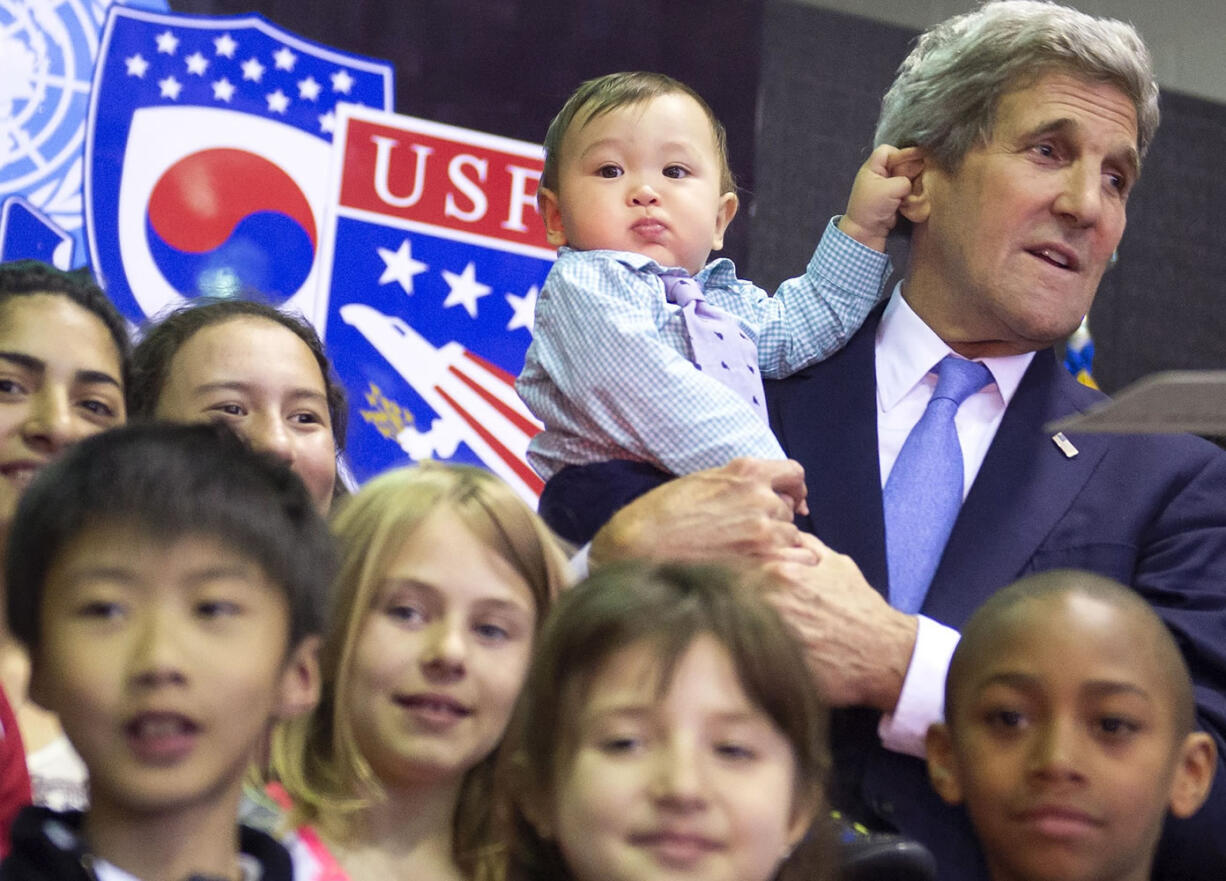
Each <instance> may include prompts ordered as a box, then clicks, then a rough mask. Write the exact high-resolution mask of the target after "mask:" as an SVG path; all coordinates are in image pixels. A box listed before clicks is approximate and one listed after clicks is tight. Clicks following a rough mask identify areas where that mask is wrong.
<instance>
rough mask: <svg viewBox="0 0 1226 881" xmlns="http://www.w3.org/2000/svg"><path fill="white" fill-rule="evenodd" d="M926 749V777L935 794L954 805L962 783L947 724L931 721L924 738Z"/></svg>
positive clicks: (959, 800)
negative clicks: (930, 782)
mask: <svg viewBox="0 0 1226 881" xmlns="http://www.w3.org/2000/svg"><path fill="white" fill-rule="evenodd" d="M924 744H925V746H926V747H927V751H928V779H929V780H931V781H932V788H933V789H935V790H936V791H937V795H939V796H940V797H941V798H943V799H944V800H945V801H946V802H947V803H949V804H951V805H956V804H959V803H961V801H962V784H961V782H960V781H959V780H958V772H957V769H956V765H955V763H954V748H953V739H952V738H951V737H950V735H949V726H948V725H944V724H942V723H940V722H933V723H932V725H930V726H929V727H928V736H927V737H926V738H925V739H924Z"/></svg>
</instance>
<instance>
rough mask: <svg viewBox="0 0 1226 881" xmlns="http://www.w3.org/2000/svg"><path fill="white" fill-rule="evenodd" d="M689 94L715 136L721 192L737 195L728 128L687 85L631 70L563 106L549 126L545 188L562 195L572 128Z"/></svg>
mask: <svg viewBox="0 0 1226 881" xmlns="http://www.w3.org/2000/svg"><path fill="white" fill-rule="evenodd" d="M676 94H681V95H688V96H689V97H691V98H693V99H694V100H695V101H697V102H698V106H699V107H701V108H702V112H703V113H704V114H706V117H707V120H708V121H709V122H710V123H711V133H712V135H713V136H714V137H715V152H716V154H717V156H718V159H719V166H720V173H719V191H720V192H721V193H735V192H736V179H735V178H734V177H733V175H732V166H731V165H730V164H729V162H728V135H727V133H726V132H725V131H724V125H723V123H721V122H720V121H719V119H718V117H716V115H715V112H714V111H713V110H711V107H710V106H709V105H708V104H707V102H706V101H704V100H703V99H702V96H701V95H699V94H698V93H697V92H695V91H694V90H693V89H691V88H690V87H689V86H687V85H686V84H685V83H683V82H680V81H679V80H675V79H673V78H672V77H670V76H666V75H664V74H662V73H648V72H646V71H627V72H623V73H610V74H605V75H604V76H602V77H597V78H595V79H591V80H588V81H586V82H585V83H583V84H581V85H580V86H579V88H578V89H576V90H575V92H574V94H572V95H571V96H570V97H569V98H567V99H566V103H565V104H563V105H562V109H561V110H559V111H558V115H557V116H555V117H554V118H553V122H551V123H549V129H548V130H547V131H546V133H545V168H544V171H543V172H542V174H541V187H543V188H544V189H547V190H552V191H553V192H555V193H556V192H558V169H559V167H560V166H561V156H562V142H563V141H564V140H565V139H566V133H567V132H568V131H570V129H571V127H572V126H575V125H577V126H579V127H580V128H582V127H583V126H585V125H587V124H588V123H589V122H591V121H592V120H593V119H596V118H597V117H599V116H603V115H604V114H606V113H609V112H610V111H612V110H617V109H618V108H619V107H630V106H633V105H635V104H642V103H644V102H645V101H650V100H651V99H652V98H658V97H660V96H661V95H676Z"/></svg>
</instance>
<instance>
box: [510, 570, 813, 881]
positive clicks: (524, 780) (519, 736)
mask: <svg viewBox="0 0 1226 881" xmlns="http://www.w3.org/2000/svg"><path fill="white" fill-rule="evenodd" d="M703 635H709V636H711V637H713V638H714V639H715V640H717V641H718V642H719V643H720V645H721V646H723V648H724V649H725V650H727V652H728V654H729V656H730V657H731V659H732V663H733V667H734V669H735V670H736V672H737V676H738V678H739V680H740V684H741V687H742V688H743V689H744V691H745V694H746V696H747V697H748V698H749V700H750V702H751V703H753V704H754V705H755V706H757V707H758V708H759V709H761V710H762V712H763V713H765V714H766V716H767V717H768V718H769V719H770V720H771V722H772V723H773V724H774V725H775V726H776V727H777V728H778V729H779V731H780V732H781V733H782V734H783V736H784V737H785V738H786V739H787V741H788V743H789V744H790V745H791V747H792V750H793V753H794V755H795V759H796V781H795V791H794V793H793V794H792V795H793V800H794V802H793V804H794V805H801V804H808V805H811V806H812V807H814V808H815V809H820V808H821V806H822V803H823V799H822V790H823V786H824V783H825V779H826V774H827V771H828V768H829V761H830V760H829V754H828V751H827V746H826V743H827V740H826V737H827V731H826V729H827V715H826V711H825V708H824V707H823V706H822V704H821V701H820V700H819V698H818V695H817V691H816V688H815V686H814V684H813V680H812V678H811V677H810V675H809V673H808V670H807V668H806V666H805V662H804V658H803V656H802V655H801V652H800V649H799V647H798V646H797V644H796V642H795V640H794V639H793V638H792V636H791V634H790V633H789V631H788V630H787V628H786V626H785V625H784V623H783V622H782V621H781V620H780V618H779V616H778V615H777V614H776V613H775V611H774V609H773V608H772V607H771V606H770V605H769V604H768V603H767V602H766V601H765V599H763V598H762V597H761V596H760V595H759V594H758V593H757V592H755V591H753V590H752V589H751V588H750V587H749V586H748V585H746V584H744V583H742V581H741V579H740V578H739V577H738V576H737V575H735V574H733V573H732V572H731V571H729V570H726V569H723V568H720V567H715V566H695V565H683V564H661V565H655V564H647V563H626V564H617V565H610V566H607V567H605V568H602V569H600V570H599V571H598V572H597V573H596V574H595V575H593V576H591V577H590V578H588V579H587V580H586V581H584V582H583V583H582V584H580V585H578V586H577V587H575V588H573V589H571V590H570V591H567V592H566V593H565V594H564V595H563V596H562V597H561V599H559V601H558V602H557V604H556V605H555V608H554V611H553V613H552V614H551V616H550V618H549V620H548V621H547V622H546V624H545V628H544V630H543V631H542V632H541V635H540V639H539V641H538V643H537V647H536V650H535V652H534V656H533V662H532V665H531V667H530V668H529V671H528V678H527V681H526V682H525V685H524V689H523V691H522V692H521V694H520V699H519V702H518V703H517V704H516V708H515V712H514V713H513V715H512V717H511V722H510V724H509V726H508V728H507V734H506V739H505V740H504V743H503V749H502V754H501V761H500V767H499V778H498V795H497V810H498V814H499V822H500V823H502V824H503V826H504V830H505V832H504V834H505V836H506V840H507V841H508V842H509V853H508V854H507V858H508V874H507V879H508V881H529V879H531V881H568V879H570V877H571V875H570V872H569V870H568V869H567V868H566V865H565V863H564V861H563V858H562V855H561V853H560V851H559V849H558V847H557V846H556V844H554V843H553V842H551V841H548V840H546V839H545V838H543V837H542V836H541V835H540V833H539V832H538V831H537V829H536V828H535V827H534V825H533V823H532V822H530V820H529V817H533V816H535V817H540V816H543V815H547V814H548V811H547V810H546V809H545V807H544V806H545V805H547V804H548V803H549V802H550V800H551V798H552V796H553V793H554V792H555V791H556V787H557V784H558V781H559V779H560V778H561V777H562V776H563V775H564V774H566V773H567V769H568V766H569V765H570V762H571V761H572V759H573V758H574V753H575V750H576V748H577V743H576V739H577V733H576V731H575V726H576V719H577V718H578V717H579V714H580V711H581V708H582V706H583V704H584V703H585V701H586V699H587V698H588V692H589V690H590V687H591V684H592V681H593V680H594V679H595V677H596V676H597V675H598V674H599V672H600V670H601V668H602V667H603V665H604V664H605V662H606V661H608V659H609V658H611V657H612V656H613V655H614V654H615V653H617V652H618V651H620V650H622V649H625V648H628V647H630V646H632V645H637V644H641V643H647V644H649V645H651V646H653V647H654V648H655V649H656V653H657V659H658V665H657V676H658V678H657V679H656V682H655V688H656V691H657V693H658V694H660V695H663V694H664V693H665V692H666V691H667V690H668V687H669V683H670V681H671V680H672V676H673V673H674V671H675V669H676V666H677V663H678V662H679V661H680V660H681V657H682V655H684V653H685V651H686V649H687V648H688V647H689V646H690V644H691V643H693V641H694V640H695V639H696V638H698V637H699V636H703ZM824 843H825V842H822V844H824ZM806 850H809V848H806ZM830 854H831V851H830V849H829V848H824V849H823V851H822V852H821V853H820V857H821V858H822V861H824V862H825V863H826V864H827V866H826V867H823V866H822V865H821V864H820V863H819V864H817V865H811V866H810V865H806V866H804V867H803V871H797V877H804V878H806V879H809V881H813V879H816V878H820V877H823V876H824V873H825V872H824V869H828V866H829V863H830V862H832V860H831V857H830ZM812 855H813V854H808V856H810V857H811V856H812ZM793 862H796V863H799V862H801V861H799V860H795V858H793V860H791V861H789V862H788V864H785V867H784V870H783V871H782V872H781V873H780V876H779V877H780V878H783V877H785V875H787V874H790V873H791V870H792V869H793ZM795 868H796V869H797V870H799V869H800V868H801V867H800V866H799V865H797V866H796V867H795Z"/></svg>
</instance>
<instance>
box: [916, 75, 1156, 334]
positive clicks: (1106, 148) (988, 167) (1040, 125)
mask: <svg viewBox="0 0 1226 881" xmlns="http://www.w3.org/2000/svg"><path fill="white" fill-rule="evenodd" d="M1136 144H1137V119H1136V111H1135V108H1134V106H1133V104H1132V101H1131V100H1130V99H1129V98H1128V97H1127V96H1126V95H1125V94H1124V93H1123V92H1121V91H1120V90H1119V89H1117V88H1115V87H1114V86H1111V85H1106V84H1103V83H1095V82H1091V81H1088V80H1084V79H1081V78H1079V77H1077V76H1073V75H1071V74H1067V73H1060V72H1051V73H1048V74H1045V75H1043V76H1042V77H1040V78H1039V79H1038V80H1036V81H1035V82H1034V83H1033V84H1031V85H1029V86H1026V87H1025V88H1022V89H1018V90H1016V91H1013V92H1010V93H1008V94H1006V95H1005V96H1004V97H1003V98H1001V100H1000V104H999V106H998V107H997V114H996V124H995V128H994V129H993V132H992V137H991V139H990V140H989V141H988V143H986V144H981V145H978V146H976V147H974V148H972V149H971V150H970V151H969V152H968V153H967V154H966V156H965V157H964V158H963V160H962V162H961V164H960V165H959V166H958V168H957V170H956V171H953V172H946V171H942V170H941V169H939V168H937V167H936V166H935V165H930V166H929V169H928V170H927V171H925V173H924V174H923V176H922V195H921V196H920V198H919V200H918V202H917V204H918V205H919V211H920V213H919V214H918V215H915V216H912V219H913V220H915V221H916V222H917V226H916V229H915V233H914V237H913V240H912V257H911V269H910V272H909V277H908V280H907V284H906V286H905V288H904V294H905V295H906V297H907V301H908V303H910V304H911V306H912V308H914V309H915V310H916V312H917V313H918V314H919V315H920V317H921V318H923V319H924V321H925V322H927V323H928V325H929V326H930V327H932V329H933V330H935V331H936V332H937V333H938V334H939V335H940V336H941V338H942V339H944V340H945V341H946V342H947V343H949V345H950V346H951V347H952V348H953V349H954V350H955V351H957V352H959V353H960V354H963V355H966V356H967V357H982V356H991V355H1012V354H1018V353H1022V352H1029V351H1035V350H1037V349H1041V348H1044V347H1046V346H1048V345H1050V344H1051V343H1053V342H1055V341H1057V340H1060V339H1063V338H1064V337H1066V336H1067V335H1068V334H1069V333H1071V332H1072V331H1073V330H1074V329H1075V328H1076V327H1077V324H1078V323H1079V322H1080V321H1081V318H1082V317H1083V316H1084V315H1085V314H1086V313H1087V312H1088V311H1089V308H1090V303H1091V302H1092V301H1093V299H1094V293H1095V291H1096V290H1097V289H1098V283H1099V280H1100V279H1101V278H1102V274H1103V271H1104V270H1105V269H1106V268H1107V263H1108V261H1109V260H1110V258H1111V254H1112V252H1114V250H1115V248H1116V245H1118V244H1119V241H1120V236H1122V235H1123V233H1124V223H1125V219H1126V218H1125V204H1126V202H1127V199H1128V193H1129V190H1130V189H1131V188H1132V185H1133V183H1134V182H1135V180H1136V177H1137V174H1138V170H1139V159H1138V156H1137V150H1136Z"/></svg>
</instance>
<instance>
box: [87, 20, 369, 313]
mask: <svg viewBox="0 0 1226 881" xmlns="http://www.w3.org/2000/svg"><path fill="white" fill-rule="evenodd" d="M339 101H346V102H351V103H356V104H361V105H365V106H369V107H376V108H380V109H383V108H388V107H390V106H391V104H392V67H391V65H390V64H387V63H384V62H379V61H374V60H371V59H368V58H363V57H360V56H356V55H350V54H347V53H343V52H339V51H337V50H334V49H331V48H328V47H325V46H320V45H317V44H315V43H311V42H309V41H307V40H304V39H302V38H300V37H298V36H295V35H294V34H291V33H289V32H288V31H285V30H283V29H281V28H278V27H276V26H275V25H273V24H271V23H269V22H268V21H266V20H265V19H263V18H262V17H260V16H258V15H247V16H238V17H205V16H188V15H166V14H157V13H152V12H141V11H136V10H130V9H120V8H115V9H112V10H111V13H110V16H109V17H108V18H107V21H106V26H105V28H104V30H103V33H102V40H101V48H100V52H99V59H98V64H97V67H96V69H95V73H94V81H93V91H92V93H91V97H90V105H89V120H88V125H87V132H86V159H85V199H86V205H85V212H86V227H87V232H88V240H89V247H90V254H91V258H92V262H93V265H94V269H95V271H96V272H97V273H98V275H99V277H100V279H101V280H102V281H103V283H104V284H105V286H106V290H107V293H108V294H109V295H110V297H111V298H112V299H113V300H114V301H115V303H116V305H117V306H119V308H120V309H121V310H122V311H123V312H124V313H125V314H126V315H128V316H129V317H130V318H132V319H134V320H140V319H141V318H143V317H145V316H148V315H153V314H156V313H158V312H159V311H162V310H163V309H165V308H166V307H167V306H170V305H173V304H174V303H176V302H178V301H179V300H180V299H182V298H184V297H191V296H196V295H200V294H211V295H220V296H228V295H235V294H239V293H241V292H242V291H244V290H255V291H258V292H260V293H262V294H263V295H265V296H266V297H268V298H269V299H271V300H272V301H273V302H276V303H277V304H279V305H284V306H287V307H289V308H292V309H296V310H298V311H301V312H303V313H304V314H306V315H312V314H314V313H315V312H316V311H317V308H318V307H317V305H316V302H315V298H316V297H317V295H318V294H319V291H318V278H319V275H320V273H319V260H318V256H317V255H318V251H319V247H318V246H319V239H320V233H321V231H322V229H323V224H324V218H325V215H326V209H327V199H328V192H327V180H328V174H329V170H330V168H331V144H332V132H333V130H334V128H335V125H336V122H335V121H336V105H337V103H338V102H339Z"/></svg>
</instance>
